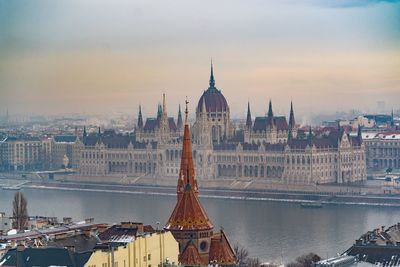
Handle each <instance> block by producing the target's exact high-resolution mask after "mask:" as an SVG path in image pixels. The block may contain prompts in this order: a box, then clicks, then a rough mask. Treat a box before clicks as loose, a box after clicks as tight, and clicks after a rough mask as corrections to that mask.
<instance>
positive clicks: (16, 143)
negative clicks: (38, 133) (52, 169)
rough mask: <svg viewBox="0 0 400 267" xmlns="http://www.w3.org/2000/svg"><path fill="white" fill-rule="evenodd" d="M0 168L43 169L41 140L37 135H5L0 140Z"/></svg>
mask: <svg viewBox="0 0 400 267" xmlns="http://www.w3.org/2000/svg"><path fill="white" fill-rule="evenodd" d="M0 155H1V156H0V160H1V162H0V170H3V171H14V170H15V171H16V170H18V171H27V170H41V169H43V155H44V151H43V146H42V140H40V139H39V138H37V137H28V136H23V137H7V138H6V139H5V140H3V141H2V142H0Z"/></svg>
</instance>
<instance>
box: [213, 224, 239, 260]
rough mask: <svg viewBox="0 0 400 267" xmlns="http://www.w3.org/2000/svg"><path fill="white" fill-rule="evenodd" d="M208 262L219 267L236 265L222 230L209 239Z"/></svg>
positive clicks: (233, 253)
mask: <svg viewBox="0 0 400 267" xmlns="http://www.w3.org/2000/svg"><path fill="white" fill-rule="evenodd" d="M210 261H211V262H217V263H218V264H219V265H233V264H235V263H236V256H235V252H234V250H233V248H232V247H231V245H230V244H229V241H228V238H227V237H226V235H225V232H224V230H222V229H221V231H220V232H219V233H214V235H213V237H212V238H211V246H210Z"/></svg>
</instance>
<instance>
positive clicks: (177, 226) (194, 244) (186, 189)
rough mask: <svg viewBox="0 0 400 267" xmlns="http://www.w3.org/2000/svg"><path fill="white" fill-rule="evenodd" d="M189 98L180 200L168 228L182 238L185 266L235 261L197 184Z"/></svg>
mask: <svg viewBox="0 0 400 267" xmlns="http://www.w3.org/2000/svg"><path fill="white" fill-rule="evenodd" d="M187 104H188V102H187V101H186V110H185V126H184V134H183V147H182V156H181V166H180V171H179V177H178V185H177V203H176V206H175V208H174V210H173V212H172V214H171V217H170V218H169V220H168V222H167V224H166V226H165V230H168V231H171V232H172V234H173V236H174V237H175V239H176V240H177V241H178V242H179V262H180V264H181V265H186V266H207V265H208V264H209V263H210V262H216V263H217V264H219V265H232V264H234V263H235V260H236V258H235V254H234V251H233V249H232V247H231V246H230V244H229V241H228V240H227V238H226V236H225V233H224V232H223V231H222V230H221V232H220V233H216V234H214V232H213V230H214V225H213V224H212V223H211V221H210V219H209V218H208V216H207V214H206V212H205V210H204V208H203V206H202V205H201V203H200V200H199V198H198V193H199V191H198V185H197V180H196V177H195V170H194V164H193V155H192V143H191V140H190V131H189V124H188V109H187Z"/></svg>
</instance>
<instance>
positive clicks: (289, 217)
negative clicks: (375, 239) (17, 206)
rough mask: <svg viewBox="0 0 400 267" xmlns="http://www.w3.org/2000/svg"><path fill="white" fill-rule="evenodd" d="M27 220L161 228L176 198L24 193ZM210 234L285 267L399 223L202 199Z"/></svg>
mask: <svg viewBox="0 0 400 267" xmlns="http://www.w3.org/2000/svg"><path fill="white" fill-rule="evenodd" d="M23 192H24V193H25V195H26V197H27V199H28V210H29V214H30V215H43V216H57V217H59V218H62V217H73V219H74V220H76V221H79V220H83V219H85V218H89V217H93V218H95V221H96V222H108V223H117V222H120V221H141V222H144V223H147V224H152V225H154V226H155V225H156V222H160V223H161V225H164V224H165V222H166V221H167V220H168V217H169V215H170V213H171V211H172V209H173V208H174V205H175V201H176V197H175V196H163V195H140V194H122V193H106V192H78V191H59V190H44V189H40V190H34V189H24V190H23ZM13 194H14V191H8V190H0V211H5V212H7V213H8V214H10V212H11V207H12V198H13ZM201 201H202V203H203V205H204V207H205V209H206V211H207V213H208V215H209V217H210V218H211V219H212V221H213V223H214V226H215V229H216V230H218V229H219V228H220V227H221V226H223V227H224V229H225V231H226V232H227V234H228V236H229V238H230V241H231V242H232V243H236V242H238V243H240V244H241V245H242V246H244V247H247V248H248V249H249V251H250V254H251V255H252V256H256V257H259V258H260V259H261V260H263V261H270V262H271V261H273V262H281V261H282V260H283V262H288V261H290V260H293V259H294V258H295V257H296V256H299V255H301V254H303V253H307V252H315V253H317V254H319V255H320V256H322V257H327V256H334V255H335V254H336V253H338V252H343V251H344V250H345V249H347V248H348V247H350V246H351V245H352V244H353V242H354V240H355V239H356V238H358V237H359V236H360V235H361V234H363V233H364V232H366V231H368V230H371V229H373V228H376V227H379V226H381V225H386V226H389V225H392V224H395V223H397V222H398V221H400V210H399V208H394V207H367V206H350V205H345V206H337V205H330V206H325V207H323V208H322V209H305V208H301V207H300V206H299V204H296V203H278V202H267V201H244V200H228V199H214V198H202V199H201Z"/></svg>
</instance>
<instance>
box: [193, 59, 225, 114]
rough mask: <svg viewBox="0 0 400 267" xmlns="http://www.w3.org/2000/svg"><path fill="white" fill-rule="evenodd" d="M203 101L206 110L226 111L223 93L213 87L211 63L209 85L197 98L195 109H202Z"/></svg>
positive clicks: (200, 110)
mask: <svg viewBox="0 0 400 267" xmlns="http://www.w3.org/2000/svg"><path fill="white" fill-rule="evenodd" d="M203 101H205V107H206V111H207V112H226V111H228V109H229V107H228V102H226V99H225V97H224V95H223V94H222V93H221V91H220V90H218V89H217V88H216V87H215V80H214V73H213V66H212V64H211V76H210V86H209V87H208V89H207V90H206V91H204V93H203V95H202V96H201V97H200V99H199V103H198V104H197V111H198V112H202V111H203Z"/></svg>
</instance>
